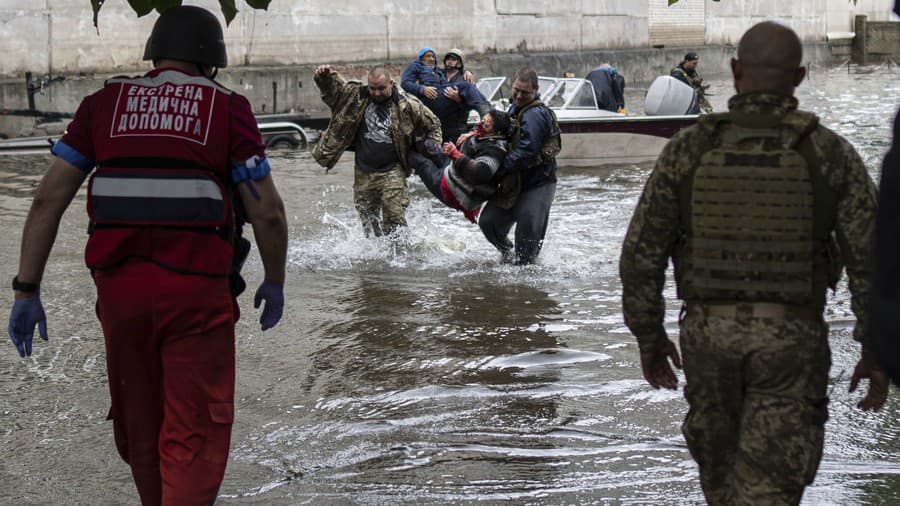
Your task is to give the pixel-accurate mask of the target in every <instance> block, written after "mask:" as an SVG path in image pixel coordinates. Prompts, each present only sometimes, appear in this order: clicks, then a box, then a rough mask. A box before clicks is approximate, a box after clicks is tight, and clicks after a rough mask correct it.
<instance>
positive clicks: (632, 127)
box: [470, 76, 697, 167]
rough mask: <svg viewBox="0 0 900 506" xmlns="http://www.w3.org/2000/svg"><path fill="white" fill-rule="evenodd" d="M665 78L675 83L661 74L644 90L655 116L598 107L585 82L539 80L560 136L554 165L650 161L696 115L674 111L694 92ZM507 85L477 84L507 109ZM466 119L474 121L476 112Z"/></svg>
mask: <svg viewBox="0 0 900 506" xmlns="http://www.w3.org/2000/svg"><path fill="white" fill-rule="evenodd" d="M663 78H665V79H663ZM670 79H671V80H672V81H676V82H677V80H676V79H674V78H670V77H668V76H661V77H660V78H657V80H655V81H654V83H653V84H652V85H651V86H650V88H648V92H647V98H648V99H650V101H649V102H646V101H645V111H649V112H650V113H656V114H647V115H627V114H620V113H617V112H611V111H606V110H603V109H600V108H599V107H598V105H597V104H598V103H599V101H598V100H597V90H595V89H594V86H593V85H591V83H590V81H588V80H587V79H583V78H575V77H559V78H557V77H544V76H539V77H538V84H539V94H540V97H541V100H543V102H544V103H545V104H547V106H548V107H550V108H551V109H553V111H554V112H555V113H556V117H557V120H558V122H559V128H560V131H561V132H562V151H561V152H560V154H559V155H558V156H557V161H558V163H559V164H560V165H561V166H565V167H593V166H597V165H603V164H634V163H645V162H648V161H653V160H655V159H656V158H657V156H659V153H660V151H662V148H663V146H665V144H666V142H668V140H669V138H671V137H672V136H673V135H675V133H676V132H678V131H679V130H681V129H683V128H686V127H688V126H691V125H693V124H694V123H696V122H697V114H674V113H673V111H678V110H679V109H678V108H679V107H681V106H682V105H684V106H685V109H684V110H685V111H687V110H690V108H691V103H690V102H691V101H690V100H689V99H688V100H687V102H685V96H686V95H685V94H687V95H691V94H692V93H693V91H692V90H691V89H690V87H689V86H687V85H683V86H684V87H683V88H682V87H679V86H678V85H676V84H673V83H672V82H671V81H670ZM506 82H507V79H506V78H505V77H485V78H482V79H479V80H478V82H477V83H476V86H477V87H478V89H479V91H481V93H482V94H483V95H484V96H485V97H487V98H488V100H490V101H491V103H492V104H493V106H494V107H495V108H497V109H500V110H508V109H509V105H510V102H509V98H508V90H507V88H506ZM678 83H679V84H683V83H680V82H678ZM504 92H505V95H506V96H505V95H504ZM470 119H471V120H473V121H474V120H477V114H476V115H475V116H474V117H470Z"/></svg>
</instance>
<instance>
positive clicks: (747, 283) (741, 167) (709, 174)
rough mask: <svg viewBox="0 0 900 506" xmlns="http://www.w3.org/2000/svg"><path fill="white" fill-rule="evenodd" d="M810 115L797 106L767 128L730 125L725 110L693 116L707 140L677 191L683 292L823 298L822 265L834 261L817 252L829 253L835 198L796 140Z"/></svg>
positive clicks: (811, 123)
mask: <svg viewBox="0 0 900 506" xmlns="http://www.w3.org/2000/svg"><path fill="white" fill-rule="evenodd" d="M817 124H818V119H817V118H816V117H815V116H814V115H812V114H808V113H802V112H791V113H788V114H787V115H786V116H784V117H783V118H781V120H780V121H779V122H777V123H772V122H770V126H768V127H759V126H758V125H754V126H746V125H738V124H735V122H733V121H732V118H731V116H729V114H713V115H709V116H708V117H706V118H703V119H702V120H701V128H706V129H708V130H709V133H710V138H711V139H712V148H711V149H710V150H709V151H707V152H706V153H704V154H703V156H702V157H701V158H700V160H699V162H698V164H697V166H696V169H695V171H694V173H693V177H692V178H691V179H690V183H689V188H688V190H687V191H686V192H685V193H684V194H683V195H682V209H683V210H682V213H683V215H686V216H684V218H685V222H686V223H687V224H688V226H687V235H686V237H685V243H684V245H683V247H684V248H685V251H683V254H682V255H679V256H680V257H681V260H682V262H683V264H682V265H680V266H678V265H677V266H676V267H679V268H678V269H677V270H678V271H680V275H679V276H678V277H679V278H680V279H679V283H678V285H679V295H680V297H681V298H682V299H684V300H699V301H704V302H725V303H728V302H740V301H748V302H752V301H767V302H780V303H784V304H795V305H803V306H813V307H821V305H823V304H824V297H825V287H826V286H827V285H828V284H831V280H829V279H828V277H829V275H826V274H823V273H822V271H823V269H822V268H821V266H822V264H828V263H832V264H833V263H835V262H836V260H834V259H833V258H823V257H830V256H833V255H834V251H833V246H834V245H833V242H832V241H833V240H832V239H831V234H830V230H831V223H830V222H829V218H828V217H829V216H830V215H832V214H833V213H830V212H829V208H830V209H832V210H833V208H834V207H833V203H834V200H835V197H834V195H832V194H829V191H828V190H826V185H825V184H824V181H823V178H822V176H821V174H820V171H819V170H818V168H817V167H816V166H815V165H817V162H816V161H815V160H814V158H813V157H812V156H811V155H810V153H809V152H808V150H806V152H801V150H800V148H798V146H799V145H800V144H801V143H802V142H803V141H804V140H805V139H806V138H807V136H808V135H809V133H810V132H812V130H814V129H815V127H816V126H817ZM679 263H681V262H679ZM838 265H839V262H838ZM825 270H828V269H825ZM834 282H836V280H834Z"/></svg>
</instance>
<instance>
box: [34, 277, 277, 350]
mask: <svg viewBox="0 0 900 506" xmlns="http://www.w3.org/2000/svg"><path fill="white" fill-rule="evenodd" d="M263 300H265V301H266V307H264V308H263V312H262V314H261V315H260V316H259V323H261V324H262V329H263V330H268V329H270V328H272V327H274V326H275V325H276V324H277V323H278V320H280V319H281V314H282V313H283V312H284V285H277V284H275V283H270V282H268V281H263V282H262V284H261V285H259V288H258V289H257V290H256V296H254V297H253V307H255V308H257V309H258V308H259V305H260V303H262V301H263ZM42 314H43V313H42ZM30 343H31V340H29V345H30Z"/></svg>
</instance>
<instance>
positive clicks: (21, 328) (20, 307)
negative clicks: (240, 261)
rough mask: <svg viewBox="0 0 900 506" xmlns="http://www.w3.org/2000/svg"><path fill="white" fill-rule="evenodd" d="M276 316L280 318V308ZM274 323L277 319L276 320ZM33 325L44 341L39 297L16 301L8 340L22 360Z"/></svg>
mask: <svg viewBox="0 0 900 506" xmlns="http://www.w3.org/2000/svg"><path fill="white" fill-rule="evenodd" d="M279 294H280V292H279ZM282 304H283V303H282ZM278 315H279V316H281V310H280V306H279V312H278ZM275 321H278V319H277V318H276V320H275ZM35 325H37V326H38V331H39V332H40V334H41V339H43V340H44V341H46V340H47V317H46V316H45V315H44V306H43V305H42V304H41V298H40V296H38V295H34V296H32V297H23V298H19V299H16V303H15V304H13V308H12V313H10V315H9V338H10V339H11V340H12V342H13V344H14V345H16V349H17V350H19V355H21V356H22V358H25V357H26V356H29V357H30V356H31V341H32V339H33V338H34V326H35Z"/></svg>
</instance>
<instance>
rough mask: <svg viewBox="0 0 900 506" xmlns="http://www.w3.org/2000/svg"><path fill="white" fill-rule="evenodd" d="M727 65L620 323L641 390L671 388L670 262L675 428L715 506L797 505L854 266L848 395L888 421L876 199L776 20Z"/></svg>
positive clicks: (663, 179)
mask: <svg viewBox="0 0 900 506" xmlns="http://www.w3.org/2000/svg"><path fill="white" fill-rule="evenodd" d="M737 56H738V57H737V59H732V61H731V67H732V73H733V74H734V82H735V88H736V89H737V91H738V94H737V95H736V96H734V97H732V98H731V100H730V101H729V104H728V106H729V113H725V114H712V115H708V116H704V117H703V118H701V120H700V121H699V122H698V125H695V126H693V127H691V128H688V129H685V130H683V131H682V132H680V133H679V134H677V135H676V136H675V137H673V138H672V140H671V141H670V142H669V143H668V144H667V145H666V147H665V149H663V152H662V153H661V155H660V157H659V159H658V161H657V163H656V166H655V168H654V170H653V172H652V173H651V174H650V177H649V179H648V181H647V183H646V186H645V188H644V192H643V194H642V196H641V198H640V201H639V202H638V205H637V208H636V210H635V213H634V216H633V218H632V221H631V224H630V226H629V229H628V232H627V235H626V237H625V241H624V244H623V247H622V256H621V259H620V275H621V278H622V292H623V294H622V306H623V312H624V316H625V322H626V324H627V325H628V328H629V329H630V330H631V332H632V333H633V334H634V335H635V336H636V337H637V340H638V347H639V348H640V359H641V367H642V370H643V374H644V378H645V379H646V380H647V382H648V383H649V384H650V385H651V386H653V387H654V388H659V387H664V388H669V389H674V388H676V387H677V385H678V380H677V377H676V376H675V373H674V371H673V369H672V367H671V365H670V362H669V361H670V360H671V363H672V364H674V365H675V366H676V367H681V357H680V356H679V353H678V351H677V350H676V347H675V344H674V343H673V342H672V341H671V340H669V338H668V337H667V335H666V331H665V329H664V327H663V320H664V309H665V303H664V300H663V296H662V292H663V285H664V281H665V271H666V267H667V264H668V260H669V258H670V257H671V258H672V259H673V263H674V266H675V279H676V285H677V288H678V296H679V298H681V299H682V300H683V301H684V304H685V305H684V309H683V311H682V318H681V321H680V322H679V323H680V346H681V354H682V356H683V357H684V374H685V379H686V381H687V383H686V386H685V389H684V395H685V398H686V399H687V401H688V404H689V406H690V410H689V412H688V414H687V417H686V418H685V421H684V424H683V427H682V431H683V433H684V437H685V440H686V442H687V444H688V448H689V449H690V452H691V455H692V456H693V457H694V459H695V460H696V461H697V464H698V465H699V470H700V483H701V485H702V488H703V492H704V495H705V496H706V499H707V501H708V502H709V504H714V505H719V504H721V505H738V504H747V505H750V504H798V503H799V502H800V498H801V496H802V494H803V490H804V488H805V487H806V485H807V484H809V483H811V482H812V480H813V477H814V476H815V473H816V470H817V468H818V464H819V460H820V459H821V455H822V448H823V438H824V426H825V421H826V419H827V416H828V415H827V402H828V399H827V394H826V387H827V384H828V370H829V367H830V365H831V353H830V350H829V346H828V327H827V325H826V324H825V322H824V320H823V317H822V314H823V309H824V305H825V298H826V291H827V288H828V287H831V288H832V289H833V288H834V286H835V284H836V283H837V278H838V277H839V276H840V270H841V268H842V267H846V269H847V274H848V276H849V288H850V292H851V307H852V309H853V312H854V314H855V315H856V318H857V322H856V328H855V330H854V337H855V339H856V340H858V341H860V343H861V345H862V358H861V359H860V361H859V363H858V364H857V365H856V368H855V370H854V372H853V376H852V378H851V382H850V390H851V391H853V390H854V389H855V388H856V386H857V384H858V383H859V381H860V380H861V379H863V378H868V379H869V390H868V393H867V395H866V396H865V398H863V399H862V400H861V401H860V402H859V404H858V406H859V407H860V408H861V409H863V410H870V409H874V410H877V409H880V408H881V406H882V405H883V404H884V402H885V400H886V398H887V379H886V376H885V374H884V372H883V371H881V370H879V369H878V367H877V366H876V364H875V362H874V361H873V360H872V357H871V351H870V344H869V339H868V331H867V308H866V305H867V302H868V301H867V298H868V292H869V286H870V274H871V272H870V266H869V263H870V259H869V254H870V244H871V238H872V231H873V225H874V214H875V206H876V200H875V188H874V185H873V183H872V181H871V179H870V177H869V175H868V173H867V172H866V168H865V166H864V164H863V162H862V160H861V159H860V157H859V155H858V154H857V153H856V151H855V150H854V149H853V147H852V146H851V145H850V143H849V142H847V141H846V140H844V139H843V138H841V137H840V136H838V135H837V134H835V133H834V132H832V131H831V130H829V129H827V128H825V127H823V126H821V125H818V121H817V118H816V117H815V116H814V115H812V114H809V113H804V112H801V111H798V110H797V100H796V99H795V98H794V97H793V91H794V88H795V87H796V86H797V85H798V84H799V83H800V82H801V81H802V80H803V78H804V76H805V69H804V68H802V67H800V62H801V57H802V49H801V45H800V41H799V39H798V38H797V36H796V34H795V33H794V32H793V31H791V30H790V29H789V28H786V27H784V26H782V25H778V24H776V23H772V22H764V23H760V24H758V25H755V26H754V27H752V28H751V29H750V30H748V31H747V33H746V34H744V36H743V38H742V39H741V42H740V45H739V47H738V55H737Z"/></svg>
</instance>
